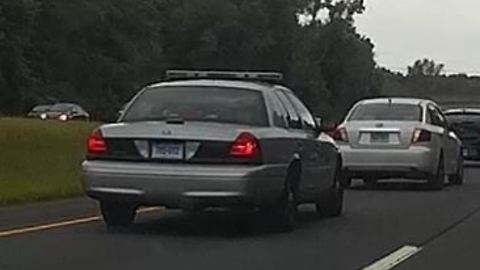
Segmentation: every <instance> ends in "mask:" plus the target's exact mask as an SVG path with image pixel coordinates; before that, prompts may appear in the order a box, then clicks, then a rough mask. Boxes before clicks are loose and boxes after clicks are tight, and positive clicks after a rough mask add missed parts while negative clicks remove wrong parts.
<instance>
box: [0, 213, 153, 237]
mask: <svg viewBox="0 0 480 270" xmlns="http://www.w3.org/2000/svg"><path fill="white" fill-rule="evenodd" d="M160 209H162V208H161V207H148V208H141V209H139V210H138V211H137V214H141V213H148V212H154V211H158V210H160ZM100 220H102V218H101V217H100V216H92V217H85V218H78V219H72V220H66V221H61V222H55V223H50V224H43V225H36V226H29V227H24V228H16V229H9V230H6V231H0V237H7V236H14V235H20V234H26V233H33V232H39V231H46V230H52V229H58V228H62V227H68V226H74V225H80V224H86V223H92V222H97V221H100Z"/></svg>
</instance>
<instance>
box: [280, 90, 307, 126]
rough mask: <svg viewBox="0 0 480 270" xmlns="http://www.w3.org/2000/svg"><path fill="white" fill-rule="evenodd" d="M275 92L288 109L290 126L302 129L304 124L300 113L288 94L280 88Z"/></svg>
mask: <svg viewBox="0 0 480 270" xmlns="http://www.w3.org/2000/svg"><path fill="white" fill-rule="evenodd" d="M275 94H276V95H277V96H278V98H279V99H280V101H281V103H282V105H283V106H284V107H285V109H286V110H287V116H288V117H287V122H288V126H289V127H290V128H292V129H302V128H303V126H302V121H301V119H300V116H299V115H298V113H297V111H296V110H295V107H294V106H293V105H292V103H291V102H290V100H289V99H288V98H287V96H286V95H285V94H284V93H283V91H280V90H277V91H275Z"/></svg>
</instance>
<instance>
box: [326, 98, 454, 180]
mask: <svg viewBox="0 0 480 270" xmlns="http://www.w3.org/2000/svg"><path fill="white" fill-rule="evenodd" d="M331 136H332V137H333V138H334V139H335V140H336V142H337V144H338V145H339V147H340V151H341V154H342V157H343V162H344V168H345V177H346V178H345V181H344V184H345V186H348V185H350V183H351V179H352V178H362V179H363V180H364V181H365V182H366V183H367V184H369V185H373V184H375V183H376V182H377V181H378V180H379V179H385V178H415V179H417V178H418V179H425V178H426V179H428V184H429V185H430V186H431V188H433V189H442V188H443V186H444V182H445V176H448V179H449V181H450V182H451V183H452V184H462V182H463V156H462V151H461V148H462V145H461V141H460V140H459V138H458V137H457V135H456V134H455V132H453V131H452V130H451V129H450V128H449V125H448V123H447V121H446V119H445V116H444V115H443V114H442V112H441V110H440V109H439V107H438V106H437V104H435V103H434V102H432V101H430V100H422V99H411V98H379V99H368V100H363V101H360V102H358V103H357V104H356V105H354V106H353V108H352V109H351V110H350V112H349V113H348V114H347V116H346V118H345V120H344V122H343V123H342V124H340V125H339V126H338V128H337V129H336V130H335V131H333V132H332V133H331Z"/></svg>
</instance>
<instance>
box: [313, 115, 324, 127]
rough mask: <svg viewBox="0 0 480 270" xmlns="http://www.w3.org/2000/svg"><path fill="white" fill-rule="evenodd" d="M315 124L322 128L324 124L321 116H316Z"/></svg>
mask: <svg viewBox="0 0 480 270" xmlns="http://www.w3.org/2000/svg"><path fill="white" fill-rule="evenodd" d="M315 124H316V125H317V128H321V127H322V126H323V121H322V118H321V117H315Z"/></svg>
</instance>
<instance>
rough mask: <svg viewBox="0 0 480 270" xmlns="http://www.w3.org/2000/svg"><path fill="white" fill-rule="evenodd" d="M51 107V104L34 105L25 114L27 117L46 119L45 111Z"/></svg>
mask: <svg viewBox="0 0 480 270" xmlns="http://www.w3.org/2000/svg"><path fill="white" fill-rule="evenodd" d="M51 107H52V105H36V106H35V107H33V108H32V110H31V111H30V112H29V113H28V114H27V117H30V118H40V119H46V118H47V112H48V111H49V110H50V108H51Z"/></svg>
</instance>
